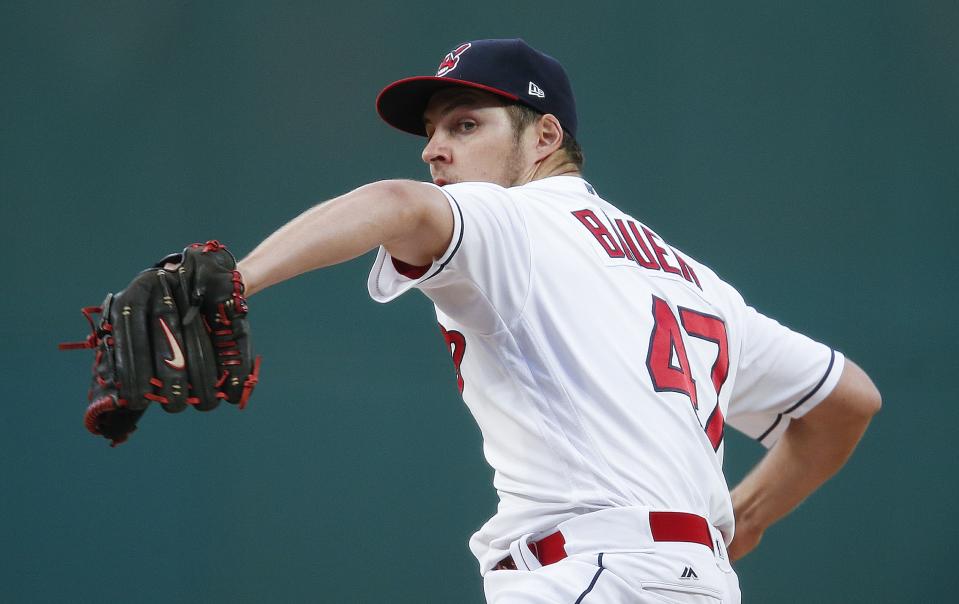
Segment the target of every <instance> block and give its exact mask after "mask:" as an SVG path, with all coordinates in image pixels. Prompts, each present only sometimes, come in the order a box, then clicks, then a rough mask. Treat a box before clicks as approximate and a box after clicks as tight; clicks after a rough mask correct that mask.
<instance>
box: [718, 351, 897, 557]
mask: <svg viewBox="0 0 959 604" xmlns="http://www.w3.org/2000/svg"><path fill="white" fill-rule="evenodd" d="M881 405H882V400H881V397H880V395H879V391H878V390H877V389H876V386H875V385H874V384H873V383H872V380H870V379H869V376H868V375H866V373H865V372H864V371H863V370H862V369H860V368H859V367H858V366H857V365H856V364H855V363H853V362H852V361H850V360H849V359H846V363H845V367H844V368H843V372H842V376H841V377H840V378H839V382H838V383H837V384H836V387H835V388H834V389H833V391H832V392H831V393H830V394H829V396H827V397H826V398H825V399H823V401H822V402H821V403H819V405H817V406H816V407H815V408H814V409H812V410H811V411H809V413H807V414H806V415H804V416H803V417H801V418H799V419H794V420H792V422H791V423H790V425H789V428H787V429H786V432H785V433H784V434H783V435H782V438H780V440H779V442H777V443H776V444H775V445H774V446H773V447H772V449H770V450H769V452H768V453H767V454H766V456H765V457H764V458H763V459H762V460H761V461H760V462H759V464H758V465H757V466H756V467H755V468H754V469H753V470H752V472H750V473H749V475H748V476H746V478H745V479H743V481H742V482H741V483H740V484H739V485H737V486H736V488H734V489H733V490H732V492H731V495H732V501H733V510H734V512H735V515H736V536H735V538H734V539H733V542H732V544H731V545H730V547H729V554H730V556H731V557H732V559H733V560H736V559H738V558H742V557H743V556H745V555H746V554H748V553H749V552H750V551H752V549H753V548H755V547H756V545H758V544H759V540H760V539H762V536H763V533H764V532H765V530H766V529H767V528H769V527H770V526H771V525H772V524H774V523H775V522H777V521H778V520H780V519H781V518H783V517H784V516H786V515H787V514H788V513H789V512H791V511H792V510H793V509H794V508H795V507H796V506H797V505H799V504H800V503H801V502H802V501H803V500H804V499H805V498H806V497H808V496H809V495H810V494H811V493H812V492H813V491H815V490H816V489H817V488H819V487H820V486H821V485H822V484H823V483H824V482H826V480H828V479H829V478H830V477H831V476H832V475H834V474H835V473H836V472H838V471H839V469H840V468H841V467H842V466H843V465H844V464H845V463H846V460H848V459H849V456H850V455H851V454H852V452H853V449H855V448H856V445H857V444H858V443H859V439H860V438H862V435H863V434H864V433H865V431H866V427H867V426H868V425H869V422H870V420H871V419H872V417H873V416H874V415H875V414H876V413H877V412H878V411H879V408H880V406H881Z"/></svg>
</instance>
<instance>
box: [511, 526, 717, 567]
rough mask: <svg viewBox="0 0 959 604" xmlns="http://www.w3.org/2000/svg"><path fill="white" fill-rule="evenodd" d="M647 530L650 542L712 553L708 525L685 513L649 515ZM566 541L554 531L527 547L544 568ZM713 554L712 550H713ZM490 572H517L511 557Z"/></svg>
mask: <svg viewBox="0 0 959 604" xmlns="http://www.w3.org/2000/svg"><path fill="white" fill-rule="evenodd" d="M649 530H650V533H651V534H652V536H653V541H682V542H686V543H699V544H700V545H705V546H706V547H708V548H709V549H710V550H713V538H712V534H711V533H710V531H709V523H708V522H707V521H706V519H705V518H703V517H702V516H697V515H696V514H687V513H686V512H650V513H649ZM565 545H566V538H565V537H563V533H561V532H559V531H556V532H555V533H552V534H550V535H547V536H546V537H543V538H542V539H540V540H539V541H536V542H533V543H530V544H529V548H530V550H532V552H533V555H535V556H536V559H537V560H539V562H540V564H542V565H543V566H548V565H550V564H553V563H555V562H559V561H560V560H562V559H563V558H565V557H566V548H565V547H564V546H565ZM713 551H715V550H713ZM493 570H516V562H515V561H514V560H513V557H512V556H506V557H505V558H503V559H502V560H500V561H499V562H498V563H497V564H496V566H494V567H493Z"/></svg>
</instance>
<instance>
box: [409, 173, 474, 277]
mask: <svg viewBox="0 0 959 604" xmlns="http://www.w3.org/2000/svg"><path fill="white" fill-rule="evenodd" d="M444 192H445V193H446V194H447V195H448V196H449V198H450V199H451V200H453V205H455V206H456V213H457V214H459V216H460V236H459V239H457V240H456V245H455V246H454V247H453V251H452V252H450V255H449V257H448V258H447V259H446V261H445V262H443V264H441V265H440V266H439V268H437V269H436V272H434V273H433V274H432V275H430V276H429V277H427V278H426V279H423V280H422V281H420V283H425V282H427V281H429V280H430V279H432V278H433V277H435V276H436V275H438V274H440V273H442V272H443V269H444V268H446V265H447V264H449V263H450V260H452V259H453V256H455V255H456V252H458V251H459V249H460V245H461V244H462V243H463V231H465V230H466V224H465V222H464V221H463V210H462V209H460V203H459V202H458V201H456V198H455V197H453V196H452V195H450V194H449V192H448V191H444Z"/></svg>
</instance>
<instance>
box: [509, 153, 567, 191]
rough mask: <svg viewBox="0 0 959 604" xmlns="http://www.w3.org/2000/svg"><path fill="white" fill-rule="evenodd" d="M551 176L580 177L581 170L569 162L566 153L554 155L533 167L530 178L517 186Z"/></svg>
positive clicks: (529, 174) (521, 180)
mask: <svg viewBox="0 0 959 604" xmlns="http://www.w3.org/2000/svg"><path fill="white" fill-rule="evenodd" d="M551 176H580V171H579V168H578V167H577V166H576V164H574V163H573V162H571V161H569V158H567V157H566V154H565V153H553V154H551V155H550V156H549V157H547V158H545V159H544V160H543V161H541V162H539V163H537V164H535V165H533V166H532V169H531V170H530V171H529V173H528V177H527V178H525V179H520V181H519V182H517V183H516V185H525V184H527V183H530V182H533V181H534V180H540V179H543V178H549V177H551Z"/></svg>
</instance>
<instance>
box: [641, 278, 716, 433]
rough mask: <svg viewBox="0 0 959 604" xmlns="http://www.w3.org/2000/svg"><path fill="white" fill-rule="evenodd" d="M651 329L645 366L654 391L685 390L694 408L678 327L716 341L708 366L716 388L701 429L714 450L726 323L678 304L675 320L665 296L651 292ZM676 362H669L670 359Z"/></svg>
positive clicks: (692, 382) (691, 381) (693, 382)
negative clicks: (664, 298) (715, 348)
mask: <svg viewBox="0 0 959 604" xmlns="http://www.w3.org/2000/svg"><path fill="white" fill-rule="evenodd" d="M653 321H654V323H655V324H654V326H653V333H652V334H651V335H650V337H649V352H648V354H647V356H646V368H647V369H648V370H649V377H650V379H651V380H652V383H653V388H654V389H655V390H656V391H657V392H678V393H680V394H685V395H686V396H687V397H688V398H689V400H690V402H691V403H692V405H693V409H696V410H697V411H698V409H699V400H698V396H697V393H696V380H695V379H694V378H693V375H692V371H691V369H690V366H689V357H688V356H687V354H686V345H685V343H684V342H683V337H682V330H680V327H679V324H680V322H681V323H682V329H683V330H685V332H686V333H687V334H689V335H690V336H691V337H693V338H698V339H701V340H706V341H709V342H712V343H714V344H716V346H717V348H718V350H717V352H716V360H715V361H714V362H713V366H712V368H711V370H710V379H711V381H712V384H713V388H714V389H715V390H716V406H715V407H714V408H713V410H712V412H710V414H709V417H708V418H707V420H706V423H705V424H704V425H703V429H704V430H705V431H706V436H707V438H709V442H710V444H711V445H712V446H713V450H718V449H719V445H720V444H721V443H722V441H723V435H724V432H725V419H724V418H723V412H722V409H720V407H719V393H720V391H721V390H722V388H723V384H725V383H726V378H727V377H729V342H728V339H727V336H726V323H725V322H724V321H723V320H722V319H720V318H719V317H714V316H713V315H707V314H704V313H701V312H697V311H695V310H691V309H689V308H683V307H679V321H677V320H676V315H674V314H673V311H672V309H670V308H669V304H667V303H666V301H665V300H662V299H661V298H658V297H656V296H653ZM674 358H675V359H676V362H675V363H674V362H673V359H674Z"/></svg>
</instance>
